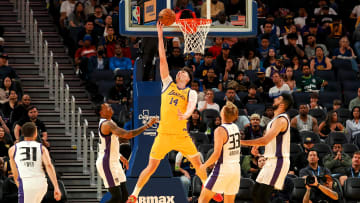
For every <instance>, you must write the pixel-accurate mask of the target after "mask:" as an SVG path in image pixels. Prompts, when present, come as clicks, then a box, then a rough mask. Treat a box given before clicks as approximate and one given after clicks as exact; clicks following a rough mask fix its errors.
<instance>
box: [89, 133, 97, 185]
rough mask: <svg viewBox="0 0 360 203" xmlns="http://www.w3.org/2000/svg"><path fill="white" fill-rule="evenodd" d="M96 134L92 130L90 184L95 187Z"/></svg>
mask: <svg viewBox="0 0 360 203" xmlns="http://www.w3.org/2000/svg"><path fill="white" fill-rule="evenodd" d="M94 139H95V134H94V132H93V131H91V132H90V186H92V187H94V186H95V185H96V182H95V148H94Z"/></svg>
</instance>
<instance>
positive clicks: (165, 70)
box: [156, 21, 169, 80]
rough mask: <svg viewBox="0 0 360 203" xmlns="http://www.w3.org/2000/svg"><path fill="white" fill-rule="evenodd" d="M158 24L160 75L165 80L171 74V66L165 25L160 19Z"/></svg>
mask: <svg viewBox="0 0 360 203" xmlns="http://www.w3.org/2000/svg"><path fill="white" fill-rule="evenodd" d="M156 26H157V32H158V41H159V58H160V76H161V79H162V80H163V79H165V78H167V77H168V76H169V66H168V63H167V60H166V53H165V47H164V37H163V25H162V24H161V23H160V21H158V22H157V25H156Z"/></svg>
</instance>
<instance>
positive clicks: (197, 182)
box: [192, 176, 202, 197]
mask: <svg viewBox="0 0 360 203" xmlns="http://www.w3.org/2000/svg"><path fill="white" fill-rule="evenodd" d="M201 187H202V182H201V179H200V178H199V176H194V178H193V180H192V196H193V197H199V196H200V193H201Z"/></svg>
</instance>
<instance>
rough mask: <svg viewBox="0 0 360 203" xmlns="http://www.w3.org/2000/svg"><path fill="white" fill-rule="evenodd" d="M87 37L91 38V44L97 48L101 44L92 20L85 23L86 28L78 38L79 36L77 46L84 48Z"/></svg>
mask: <svg viewBox="0 0 360 203" xmlns="http://www.w3.org/2000/svg"><path fill="white" fill-rule="evenodd" d="M86 35H90V36H91V44H92V45H95V46H97V45H98V44H99V38H98V35H97V34H96V32H95V31H94V23H93V22H92V21H90V20H87V21H86V22H85V26H84V28H83V29H82V30H80V32H79V34H78V36H77V40H78V41H77V45H78V46H80V47H81V46H84V44H85V40H84V37H85V36H86Z"/></svg>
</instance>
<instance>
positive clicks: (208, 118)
mask: <svg viewBox="0 0 360 203" xmlns="http://www.w3.org/2000/svg"><path fill="white" fill-rule="evenodd" d="M217 116H219V112H218V111H216V110H214V109H205V110H204V111H202V112H201V117H202V121H203V122H204V123H206V124H209V123H211V122H212V121H214V120H215V118H216V117H217Z"/></svg>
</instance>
